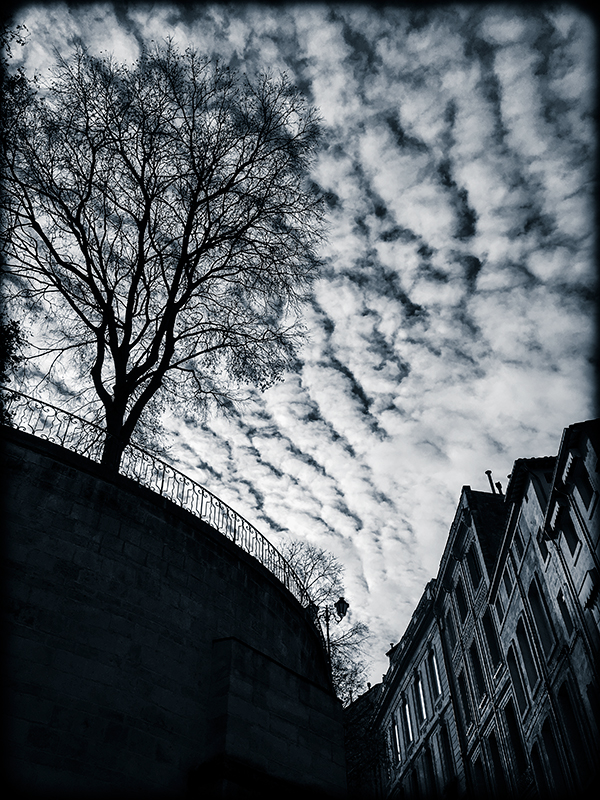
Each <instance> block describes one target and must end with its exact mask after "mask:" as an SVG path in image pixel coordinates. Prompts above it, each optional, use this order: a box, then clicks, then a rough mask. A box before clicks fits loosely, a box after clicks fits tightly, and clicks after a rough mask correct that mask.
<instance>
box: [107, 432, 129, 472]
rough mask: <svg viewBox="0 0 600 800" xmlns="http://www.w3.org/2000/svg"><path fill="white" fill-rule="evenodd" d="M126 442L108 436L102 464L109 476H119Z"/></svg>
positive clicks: (111, 435) (108, 434)
mask: <svg viewBox="0 0 600 800" xmlns="http://www.w3.org/2000/svg"><path fill="white" fill-rule="evenodd" d="M125 445H126V442H124V441H123V440H122V439H119V438H118V437H117V436H114V435H113V434H111V433H108V432H107V434H106V439H105V440H104V450H103V451H102V461H101V464H102V466H103V468H104V470H105V472H106V473H107V474H109V475H117V474H118V472H119V466H120V465H121V457H122V455H123V450H124V449H125Z"/></svg>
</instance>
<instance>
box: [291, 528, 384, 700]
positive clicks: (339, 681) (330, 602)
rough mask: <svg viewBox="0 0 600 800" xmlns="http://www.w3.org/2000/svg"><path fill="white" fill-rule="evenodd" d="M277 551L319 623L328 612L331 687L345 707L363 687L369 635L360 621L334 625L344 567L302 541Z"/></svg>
mask: <svg viewBox="0 0 600 800" xmlns="http://www.w3.org/2000/svg"><path fill="white" fill-rule="evenodd" d="M279 550H280V551H281V554H282V555H283V556H284V558H285V559H287V561H288V562H289V563H290V564H291V566H292V567H293V569H294V570H295V572H296V573H297V575H298V577H299V578H300V580H301V581H302V582H303V583H304V585H305V586H306V588H307V590H308V593H309V595H310V597H311V600H312V601H313V603H315V605H316V606H317V608H318V616H319V619H320V620H321V622H323V620H324V619H325V613H326V609H329V614H330V620H331V625H330V645H331V673H332V678H333V685H334V687H335V690H336V693H337V696H338V697H339V698H340V700H341V701H342V703H343V704H344V705H348V703H351V702H352V700H353V699H356V698H357V697H358V695H359V694H361V693H362V692H363V691H364V690H365V688H366V675H365V673H366V664H365V662H364V661H363V646H364V644H365V642H366V641H367V639H368V638H369V636H370V632H369V628H368V626H367V625H365V623H364V622H355V623H353V624H350V623H348V622H345V621H340V622H339V624H336V623H335V610H334V605H335V603H336V601H337V600H338V599H339V597H340V596H343V595H344V585H343V575H344V567H343V565H342V564H340V562H339V561H338V560H337V558H336V557H335V556H334V555H333V553H330V552H328V551H327V550H324V549H322V548H320V547H315V545H313V544H310V542H306V541H304V540H300V539H294V540H289V541H284V542H283V543H282V544H280V545H279Z"/></svg>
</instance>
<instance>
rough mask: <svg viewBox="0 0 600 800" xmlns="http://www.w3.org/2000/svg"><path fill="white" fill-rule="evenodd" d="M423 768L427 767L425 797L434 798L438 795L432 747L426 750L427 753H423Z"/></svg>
mask: <svg viewBox="0 0 600 800" xmlns="http://www.w3.org/2000/svg"><path fill="white" fill-rule="evenodd" d="M423 766H424V767H425V770H424V771H425V783H426V784H427V791H426V793H425V796H426V797H434V796H435V794H436V785H435V769H434V766H433V755H432V754H431V748H430V747H427V748H425V752H424V753H423Z"/></svg>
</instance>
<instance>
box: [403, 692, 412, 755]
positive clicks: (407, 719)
mask: <svg viewBox="0 0 600 800" xmlns="http://www.w3.org/2000/svg"><path fill="white" fill-rule="evenodd" d="M402 710H403V714H404V733H405V734H406V741H407V742H408V743H409V744H410V743H411V742H412V740H413V730H412V724H411V721H410V708H409V706H408V700H406V699H405V700H404V702H403V704H402Z"/></svg>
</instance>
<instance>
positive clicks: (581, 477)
mask: <svg viewBox="0 0 600 800" xmlns="http://www.w3.org/2000/svg"><path fill="white" fill-rule="evenodd" d="M573 480H574V482H575V486H576V487H577V489H578V491H579V494H580V495H581V499H582V500H583V505H584V506H585V507H586V510H587V509H588V508H589V507H590V503H591V502H592V497H593V496H594V489H593V487H592V484H591V483H590V478H589V475H588V472H587V469H586V468H585V464H584V463H583V461H582V459H581V458H578V459H577V461H576V462H575V468H574V470H573Z"/></svg>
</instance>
